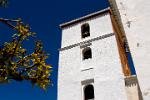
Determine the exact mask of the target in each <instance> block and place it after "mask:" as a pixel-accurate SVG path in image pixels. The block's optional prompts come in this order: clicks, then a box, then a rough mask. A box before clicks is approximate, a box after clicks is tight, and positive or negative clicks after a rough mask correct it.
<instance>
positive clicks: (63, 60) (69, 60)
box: [58, 13, 127, 100]
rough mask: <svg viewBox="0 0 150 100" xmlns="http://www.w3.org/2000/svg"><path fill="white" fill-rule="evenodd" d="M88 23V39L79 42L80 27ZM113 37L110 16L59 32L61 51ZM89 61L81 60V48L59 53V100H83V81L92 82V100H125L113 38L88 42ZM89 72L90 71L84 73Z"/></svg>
mask: <svg viewBox="0 0 150 100" xmlns="http://www.w3.org/2000/svg"><path fill="white" fill-rule="evenodd" d="M83 23H89V25H90V30H91V31H90V34H91V36H90V37H88V38H85V39H81V25H82V24H83ZM110 33H113V30H112V24H111V20H110V15H109V13H108V14H105V15H103V16H99V17H97V18H93V19H90V20H86V21H82V22H80V23H78V24H75V25H73V26H70V27H67V28H64V29H63V30H62V46H61V47H62V48H64V47H66V46H69V45H73V44H76V43H80V42H82V41H85V40H90V39H93V38H96V37H99V36H102V35H105V34H110ZM90 48H91V49H92V59H87V60H82V48H80V46H75V47H73V48H70V49H66V50H63V51H60V54H59V72H58V73H59V74H58V100H84V99H83V93H82V92H83V90H82V89H83V86H82V84H81V82H82V81H85V80H88V79H94V83H92V84H93V85H94V92H95V100H127V97H126V92H125V85H124V76H123V72H122V68H121V63H120V58H119V54H118V48H117V44H116V39H115V36H114V35H113V36H110V37H107V38H104V39H100V40H96V41H94V42H91V45H90ZM88 68H92V69H90V70H86V69H88Z"/></svg>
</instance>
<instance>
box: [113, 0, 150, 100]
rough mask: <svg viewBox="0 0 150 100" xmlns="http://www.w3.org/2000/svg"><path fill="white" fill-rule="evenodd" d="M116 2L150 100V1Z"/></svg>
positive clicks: (131, 0) (141, 85) (142, 86)
mask: <svg viewBox="0 0 150 100" xmlns="http://www.w3.org/2000/svg"><path fill="white" fill-rule="evenodd" d="M116 2H117V5H118V8H119V11H120V14H121V19H122V22H123V26H124V29H125V33H126V36H127V39H128V42H129V46H130V50H131V53H132V57H133V61H134V64H135V69H136V72H137V77H138V79H139V84H140V87H141V90H142V93H143V96H144V100H150V17H149V16H150V0H116Z"/></svg>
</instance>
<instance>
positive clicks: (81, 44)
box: [59, 33, 114, 51]
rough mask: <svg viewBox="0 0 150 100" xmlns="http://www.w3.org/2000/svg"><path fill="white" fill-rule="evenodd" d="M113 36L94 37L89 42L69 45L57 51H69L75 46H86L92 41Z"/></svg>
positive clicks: (110, 34) (111, 34)
mask: <svg viewBox="0 0 150 100" xmlns="http://www.w3.org/2000/svg"><path fill="white" fill-rule="evenodd" d="M113 35H114V33H109V34H105V35H102V36H99V37H96V38H93V39H90V40H87V41H83V42H80V43H77V44H73V45H70V46H67V47H63V48H61V49H59V51H63V50H67V49H71V48H73V47H76V46H83V45H84V44H87V43H90V42H93V41H97V40H101V39H105V38H108V37H110V36H113Z"/></svg>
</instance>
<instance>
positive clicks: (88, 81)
mask: <svg viewBox="0 0 150 100" xmlns="http://www.w3.org/2000/svg"><path fill="white" fill-rule="evenodd" d="M91 83H94V79H87V80H84V81H82V82H81V84H82V85H87V84H91Z"/></svg>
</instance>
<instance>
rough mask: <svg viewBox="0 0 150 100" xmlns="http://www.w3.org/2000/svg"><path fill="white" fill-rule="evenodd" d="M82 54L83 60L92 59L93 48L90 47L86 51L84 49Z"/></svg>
mask: <svg viewBox="0 0 150 100" xmlns="http://www.w3.org/2000/svg"><path fill="white" fill-rule="evenodd" d="M82 54H83V59H84V60H85V59H89V58H92V51H91V48H90V47H87V48H85V49H83V51H82Z"/></svg>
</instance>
